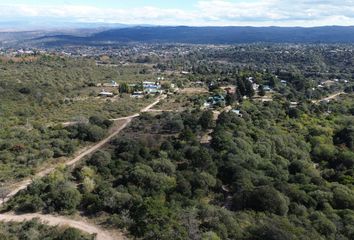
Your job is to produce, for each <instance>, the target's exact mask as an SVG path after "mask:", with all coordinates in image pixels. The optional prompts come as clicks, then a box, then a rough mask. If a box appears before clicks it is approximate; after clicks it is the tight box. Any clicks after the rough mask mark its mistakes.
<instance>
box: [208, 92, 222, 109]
mask: <svg viewBox="0 0 354 240" xmlns="http://www.w3.org/2000/svg"><path fill="white" fill-rule="evenodd" d="M225 103H226V101H225V98H224V97H223V96H221V95H214V96H213V97H209V98H208V99H207V100H206V102H205V103H204V107H220V106H225Z"/></svg>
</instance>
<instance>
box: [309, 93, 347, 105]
mask: <svg viewBox="0 0 354 240" xmlns="http://www.w3.org/2000/svg"><path fill="white" fill-rule="evenodd" d="M342 94H345V92H338V93H333V94H332V95H330V96H328V97H325V98H322V99H320V100H312V103H320V102H322V101H329V100H331V99H334V98H336V97H338V96H339V95H342Z"/></svg>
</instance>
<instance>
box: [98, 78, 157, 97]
mask: <svg viewBox="0 0 354 240" xmlns="http://www.w3.org/2000/svg"><path fill="white" fill-rule="evenodd" d="M158 80H159V81H157V82H149V81H144V82H142V85H141V87H138V86H139V85H138V84H128V86H129V87H130V88H132V89H136V88H141V89H139V90H135V91H133V93H132V94H131V97H132V98H143V97H144V96H145V95H149V94H161V93H163V90H162V88H161V84H160V80H163V78H158ZM97 87H105V88H110V89H111V88H119V84H118V83H117V82H115V81H111V82H109V83H99V84H97ZM98 95H99V96H101V97H113V96H114V93H113V92H110V91H107V90H105V89H102V91H101V92H100V93H99V94H98Z"/></svg>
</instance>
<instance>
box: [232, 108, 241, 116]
mask: <svg viewBox="0 0 354 240" xmlns="http://www.w3.org/2000/svg"><path fill="white" fill-rule="evenodd" d="M231 112H233V113H235V114H236V115H237V116H238V117H241V118H242V116H243V115H242V113H241V110H238V109H233V110H231Z"/></svg>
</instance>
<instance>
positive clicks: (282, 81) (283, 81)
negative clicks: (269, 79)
mask: <svg viewBox="0 0 354 240" xmlns="http://www.w3.org/2000/svg"><path fill="white" fill-rule="evenodd" d="M280 83H281V84H284V85H286V84H287V83H288V82H287V81H285V80H280Z"/></svg>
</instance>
